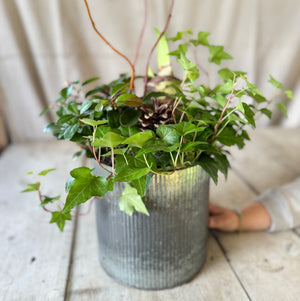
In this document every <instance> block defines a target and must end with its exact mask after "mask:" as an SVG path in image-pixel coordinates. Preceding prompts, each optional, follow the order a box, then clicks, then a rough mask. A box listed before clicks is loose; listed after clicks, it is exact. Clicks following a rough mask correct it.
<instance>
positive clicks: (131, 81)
mask: <svg viewBox="0 0 300 301" xmlns="http://www.w3.org/2000/svg"><path fill="white" fill-rule="evenodd" d="M83 1H84V4H85V6H86V9H87V12H88V15H89V18H90V21H91V23H92V26H93V28H94V30H95V31H96V33H97V34H98V36H99V37H100V38H101V39H102V40H103V42H104V43H105V44H106V45H108V46H109V47H110V48H111V49H112V50H113V51H114V52H116V53H117V54H118V55H120V56H121V57H122V58H123V59H125V60H126V61H127V62H128V64H129V65H130V67H131V79H130V85H129V89H130V91H132V90H133V86H134V76H135V70H134V65H133V64H132V63H131V61H130V60H129V59H128V58H127V56H125V55H124V54H123V53H121V52H120V51H118V50H117V49H116V48H114V47H113V46H112V45H111V44H110V43H109V42H108V41H107V40H106V39H105V38H104V37H103V35H102V34H101V33H100V32H99V30H98V29H97V28H96V25H95V22H94V20H93V18H92V15H91V11H90V8H89V5H88V3H87V0H83Z"/></svg>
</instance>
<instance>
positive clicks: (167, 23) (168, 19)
mask: <svg viewBox="0 0 300 301" xmlns="http://www.w3.org/2000/svg"><path fill="white" fill-rule="evenodd" d="M171 1H172V2H171V5H170V9H169V15H168V18H167V22H166V24H165V27H164V29H163V31H162V32H161V34H160V35H159V37H158V39H157V40H156V42H155V43H154V45H153V47H152V48H151V50H150V53H149V56H148V59H147V63H146V72H145V83H144V96H145V95H146V92H147V83H148V68H149V64H150V60H151V56H152V54H153V52H154V50H155V48H156V46H157V44H158V42H159V41H160V39H161V37H162V36H163V35H164V34H165V32H166V30H167V28H168V25H169V23H170V19H171V17H172V10H173V7H174V0H171Z"/></svg>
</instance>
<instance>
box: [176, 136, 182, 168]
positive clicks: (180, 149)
mask: <svg viewBox="0 0 300 301" xmlns="http://www.w3.org/2000/svg"><path fill="white" fill-rule="evenodd" d="M182 141H183V136H181V137H180V145H181V144H182ZM180 150H181V147H179V148H178V151H177V154H176V157H175V168H176V166H177V161H178V156H179V153H180Z"/></svg>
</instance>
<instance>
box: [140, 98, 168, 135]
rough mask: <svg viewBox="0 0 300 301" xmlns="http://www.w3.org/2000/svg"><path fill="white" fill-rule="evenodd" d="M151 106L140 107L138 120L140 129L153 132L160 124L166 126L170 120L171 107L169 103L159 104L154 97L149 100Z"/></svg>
mask: <svg viewBox="0 0 300 301" xmlns="http://www.w3.org/2000/svg"><path fill="white" fill-rule="evenodd" d="M151 100H152V103H153V105H152V106H151V107H150V106H142V107H141V110H142V115H141V116H140V118H139V121H140V123H141V129H144V130H146V129H150V130H153V131H155V129H156V128H158V127H159V126H160V125H161V124H166V123H168V122H169V121H170V120H171V119H172V106H170V104H169V103H163V104H161V103H159V101H158V99H157V98H155V97H152V98H151Z"/></svg>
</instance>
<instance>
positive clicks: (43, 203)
mask: <svg viewBox="0 0 300 301" xmlns="http://www.w3.org/2000/svg"><path fill="white" fill-rule="evenodd" d="M59 198H60V195H58V196H56V197H48V196H45V197H44V200H43V202H41V203H40V207H43V206H46V205H47V204H49V203H53V202H54V201H57V200H59Z"/></svg>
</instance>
